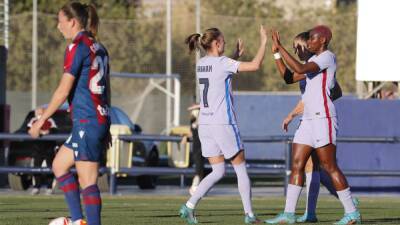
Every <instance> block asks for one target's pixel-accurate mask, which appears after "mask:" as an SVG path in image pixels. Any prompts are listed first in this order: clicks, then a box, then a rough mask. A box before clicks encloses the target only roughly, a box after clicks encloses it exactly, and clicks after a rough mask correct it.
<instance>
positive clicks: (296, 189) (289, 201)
mask: <svg viewBox="0 0 400 225" xmlns="http://www.w3.org/2000/svg"><path fill="white" fill-rule="evenodd" d="M301 189H302V187H300V186H297V185H293V184H289V185H288V188H287V193H286V205H285V213H294V212H295V211H296V205H297V201H298V200H299V196H300V193H301Z"/></svg>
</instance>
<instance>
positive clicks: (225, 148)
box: [199, 124, 243, 159]
mask: <svg viewBox="0 0 400 225" xmlns="http://www.w3.org/2000/svg"><path fill="white" fill-rule="evenodd" d="M199 138H200V142H201V152H202V155H203V156H204V157H206V158H208V157H215V156H220V155H223V156H224V157H225V159H230V158H232V157H233V156H235V155H236V154H237V153H238V152H239V151H240V150H241V149H243V143H242V140H241V138H240V133H239V129H238V127H237V125H222V124H218V125H214V124H207V125H205V124H200V125H199Z"/></svg>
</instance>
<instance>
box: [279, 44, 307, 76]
mask: <svg viewBox="0 0 400 225" xmlns="http://www.w3.org/2000/svg"><path fill="white" fill-rule="evenodd" d="M272 52H273V53H274V58H275V64H276V67H277V68H278V71H279V74H280V75H281V77H282V78H283V79H284V80H285V82H286V84H292V83H295V82H298V81H300V80H304V79H306V76H305V75H304V74H298V73H293V72H292V71H290V70H289V69H288V68H287V67H286V65H285V63H284V62H283V60H282V58H281V56H280V54H279V49H278V47H277V46H276V45H275V44H274V43H272ZM275 54H278V55H275Z"/></svg>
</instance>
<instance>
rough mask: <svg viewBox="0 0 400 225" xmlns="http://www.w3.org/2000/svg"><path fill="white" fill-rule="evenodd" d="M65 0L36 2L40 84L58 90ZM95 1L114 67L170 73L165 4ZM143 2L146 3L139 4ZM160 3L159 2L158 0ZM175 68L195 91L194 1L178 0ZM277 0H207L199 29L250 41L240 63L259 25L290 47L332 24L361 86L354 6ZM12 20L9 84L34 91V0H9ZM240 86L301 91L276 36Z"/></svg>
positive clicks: (127, 86) (230, 42) (119, 88)
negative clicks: (280, 59)
mask: <svg viewBox="0 0 400 225" xmlns="http://www.w3.org/2000/svg"><path fill="white" fill-rule="evenodd" d="M66 2H68V1H67V0H38V9H39V11H40V13H39V17H38V18H39V21H38V22H39V40H38V47H39V49H38V51H39V59H38V60H39V62H38V64H39V68H38V80H39V89H40V90H45V91H52V90H54V88H55V87H56V85H57V83H58V81H59V78H60V76H61V73H62V63H63V57H64V54H63V52H64V50H65V47H66V45H67V42H66V41H65V40H63V37H62V35H61V34H60V33H59V32H58V30H57V28H56V26H57V12H58V10H59V8H60V7H61V6H62V5H63V4H65V3H66ZM84 2H86V3H93V4H95V5H96V7H97V10H98V13H99V16H100V18H101V25H100V31H99V40H100V41H101V42H102V43H103V44H104V45H105V46H106V47H107V49H108V50H109V53H110V56H111V57H110V58H111V62H110V63H111V69H112V70H113V71H119V72H134V73H165V66H166V62H165V61H166V60H165V49H166V41H165V31H166V21H165V2H164V1H161V0H160V1H159V3H158V4H153V5H151V7H150V8H149V7H147V4H145V3H146V2H147V1H146V0H143V1H138V0H91V1H84ZM140 2H142V3H143V4H138V3H140ZM153 2H154V1H153ZM172 2H173V14H172V15H173V18H172V30H173V34H172V62H173V66H172V70H173V73H178V74H180V75H181V82H182V91H183V92H184V93H187V94H194V91H193V90H194V87H195V81H194V78H195V71H194V67H195V66H194V65H195V57H194V54H192V55H190V54H188V49H187V46H186V45H185V44H184V40H185V38H186V37H187V36H188V35H190V34H192V33H194V32H195V22H196V21H195V1H193V0H173V1H172ZM275 3H276V2H275V1H274V0H271V1H267V0H265V1H256V0H202V1H201V4H202V7H201V14H202V15H201V29H202V30H205V29H206V28H209V27H218V28H220V29H221V30H222V32H223V33H224V36H225V40H226V43H227V44H226V55H228V56H229V55H231V53H232V52H233V50H234V48H235V43H236V40H237V38H241V39H243V41H244V43H245V54H244V56H243V57H242V58H241V59H240V60H242V61H246V60H251V59H252V57H253V56H254V55H255V54H256V51H257V48H258V45H259V33H258V30H259V25H260V24H264V25H265V27H266V28H268V29H269V28H275V29H278V30H279V31H280V34H281V38H282V43H283V44H284V46H285V47H286V48H287V49H288V50H289V51H291V46H292V39H293V37H294V36H295V35H296V34H298V33H300V32H302V31H305V30H308V29H310V28H312V27H313V26H315V25H317V24H326V25H328V26H330V27H331V28H332V31H333V36H334V37H333V40H332V43H331V46H330V48H331V49H332V51H333V52H335V53H336V54H337V59H338V64H339V67H338V71H337V77H338V79H339V81H340V83H341V85H342V87H343V89H344V91H346V92H353V91H354V89H355V79H354V77H355V76H354V72H355V46H356V5H355V4H349V5H345V6H342V7H339V8H336V10H334V11H333V10H332V11H329V10H328V11H327V10H316V9H312V10H310V9H301V10H294V11H293V12H292V15H291V16H290V17H287V15H286V12H285V11H284V10H283V9H282V8H279V7H278V6H276V4H275ZM10 10H11V14H12V15H11V26H10V29H11V30H10V48H9V57H8V59H9V61H8V74H9V76H8V78H7V85H8V89H9V90H18V91H29V90H30V77H31V46H32V14H31V11H32V1H31V0H18V1H10ZM145 82H147V81H144V80H140V79H139V80H126V79H114V80H113V89H114V92H121V93H136V92H137V91H141V90H143V88H142V87H143V85H144V84H145ZM234 88H235V89H236V90H242V91H297V90H298V87H297V85H289V86H288V85H286V84H284V82H283V81H282V79H281V78H280V77H279V75H278V72H277V70H276V68H275V64H274V60H273V57H272V54H271V51H270V40H269V44H268V47H267V53H266V55H265V61H264V63H263V67H262V69H261V70H260V71H259V72H257V73H248V74H247V73H246V74H240V75H239V76H238V77H237V79H234Z"/></svg>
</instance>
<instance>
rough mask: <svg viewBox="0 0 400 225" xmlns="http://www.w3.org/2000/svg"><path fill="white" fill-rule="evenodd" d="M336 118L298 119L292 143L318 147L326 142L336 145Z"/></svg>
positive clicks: (326, 143)
mask: <svg viewBox="0 0 400 225" xmlns="http://www.w3.org/2000/svg"><path fill="white" fill-rule="evenodd" d="M337 130H338V125H337V118H336V117H330V118H315V119H304V120H301V121H300V125H299V128H297V131H296V133H295V134H294V139H293V143H297V144H304V145H308V146H311V147H313V148H320V147H323V146H325V145H328V144H334V145H336V134H337Z"/></svg>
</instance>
